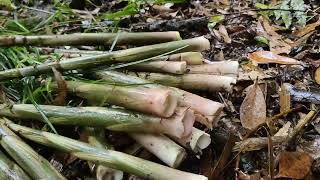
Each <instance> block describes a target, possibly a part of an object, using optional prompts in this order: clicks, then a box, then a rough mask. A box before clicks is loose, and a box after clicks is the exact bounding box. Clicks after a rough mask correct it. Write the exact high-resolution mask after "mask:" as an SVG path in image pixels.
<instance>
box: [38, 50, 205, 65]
mask: <svg viewBox="0 0 320 180" xmlns="http://www.w3.org/2000/svg"><path fill="white" fill-rule="evenodd" d="M39 50H40V51H42V52H44V53H57V54H61V55H63V56H64V57H66V58H76V57H81V56H90V55H99V54H107V53H109V52H108V51H86V50H76V49H56V48H39ZM153 61H185V62H186V63H187V64H188V65H199V64H203V61H204V58H203V56H202V54H201V53H200V52H184V53H178V54H172V55H167V56H162V57H157V58H154V59H153Z"/></svg>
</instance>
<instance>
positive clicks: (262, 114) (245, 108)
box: [240, 83, 267, 130]
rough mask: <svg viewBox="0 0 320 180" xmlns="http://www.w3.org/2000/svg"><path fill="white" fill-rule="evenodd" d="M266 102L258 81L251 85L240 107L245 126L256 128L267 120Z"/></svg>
mask: <svg viewBox="0 0 320 180" xmlns="http://www.w3.org/2000/svg"><path fill="white" fill-rule="evenodd" d="M266 117H267V115H266V102H265V99H264V95H263V93H262V90H261V89H260V87H259V85H258V84H257V83H255V84H253V85H251V88H250V89H249V91H248V93H247V95H246V97H245V98H244V100H243V102H242V104H241V107H240V120H241V124H242V126H243V127H245V128H247V129H250V130H252V129H254V128H256V127H257V126H259V125H260V124H262V123H265V122H266Z"/></svg>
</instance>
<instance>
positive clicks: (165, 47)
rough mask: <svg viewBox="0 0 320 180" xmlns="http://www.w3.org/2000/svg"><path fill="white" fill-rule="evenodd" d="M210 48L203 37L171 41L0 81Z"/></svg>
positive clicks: (5, 75) (24, 71) (2, 76)
mask: <svg viewBox="0 0 320 180" xmlns="http://www.w3.org/2000/svg"><path fill="white" fill-rule="evenodd" d="M209 47H210V43H209V41H208V40H207V39H206V38H204V37H198V38H193V39H187V40H181V41H173V42H168V43H161V44H155V45H150V46H143V47H137V48H131V49H127V50H121V51H113V52H111V53H108V54H101V55H94V56H85V57H79V58H72V59H68V60H65V61H60V62H58V61H57V62H51V63H46V64H40V65H37V66H27V67H23V68H17V69H10V70H5V71H0V81H3V80H10V79H14V78H21V77H26V76H34V75H39V74H43V73H50V72H52V67H55V68H56V69H57V70H59V71H68V70H74V69H88V68H92V67H97V66H102V65H110V64H112V63H125V62H133V61H138V60H142V59H148V58H152V57H154V56H159V55H162V54H166V53H169V54H170V53H172V52H175V53H179V52H188V51H202V50H205V49H208V48H209Z"/></svg>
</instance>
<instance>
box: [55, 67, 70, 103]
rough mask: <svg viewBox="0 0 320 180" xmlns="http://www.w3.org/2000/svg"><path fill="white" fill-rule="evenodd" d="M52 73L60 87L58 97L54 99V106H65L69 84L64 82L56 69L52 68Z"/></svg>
mask: <svg viewBox="0 0 320 180" xmlns="http://www.w3.org/2000/svg"><path fill="white" fill-rule="evenodd" d="M52 71H53V74H54V78H55V81H56V82H57V85H58V96H57V97H56V98H55V99H54V104H55V105H59V106H63V105H64V104H65V101H66V97H67V92H68V88H67V83H66V82H65V81H64V79H63V76H62V74H61V73H60V72H59V71H57V70H56V68H54V67H52Z"/></svg>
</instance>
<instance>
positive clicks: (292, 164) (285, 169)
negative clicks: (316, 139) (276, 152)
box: [277, 151, 313, 179]
mask: <svg viewBox="0 0 320 180" xmlns="http://www.w3.org/2000/svg"><path fill="white" fill-rule="evenodd" d="M312 162H313V159H312V157H311V156H310V155H309V154H308V153H305V152H287V151H284V152H281V154H280V160H279V174H278V175H277V177H285V178H294V179H303V178H305V177H306V176H307V175H308V174H309V172H310V169H311V165H312Z"/></svg>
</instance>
